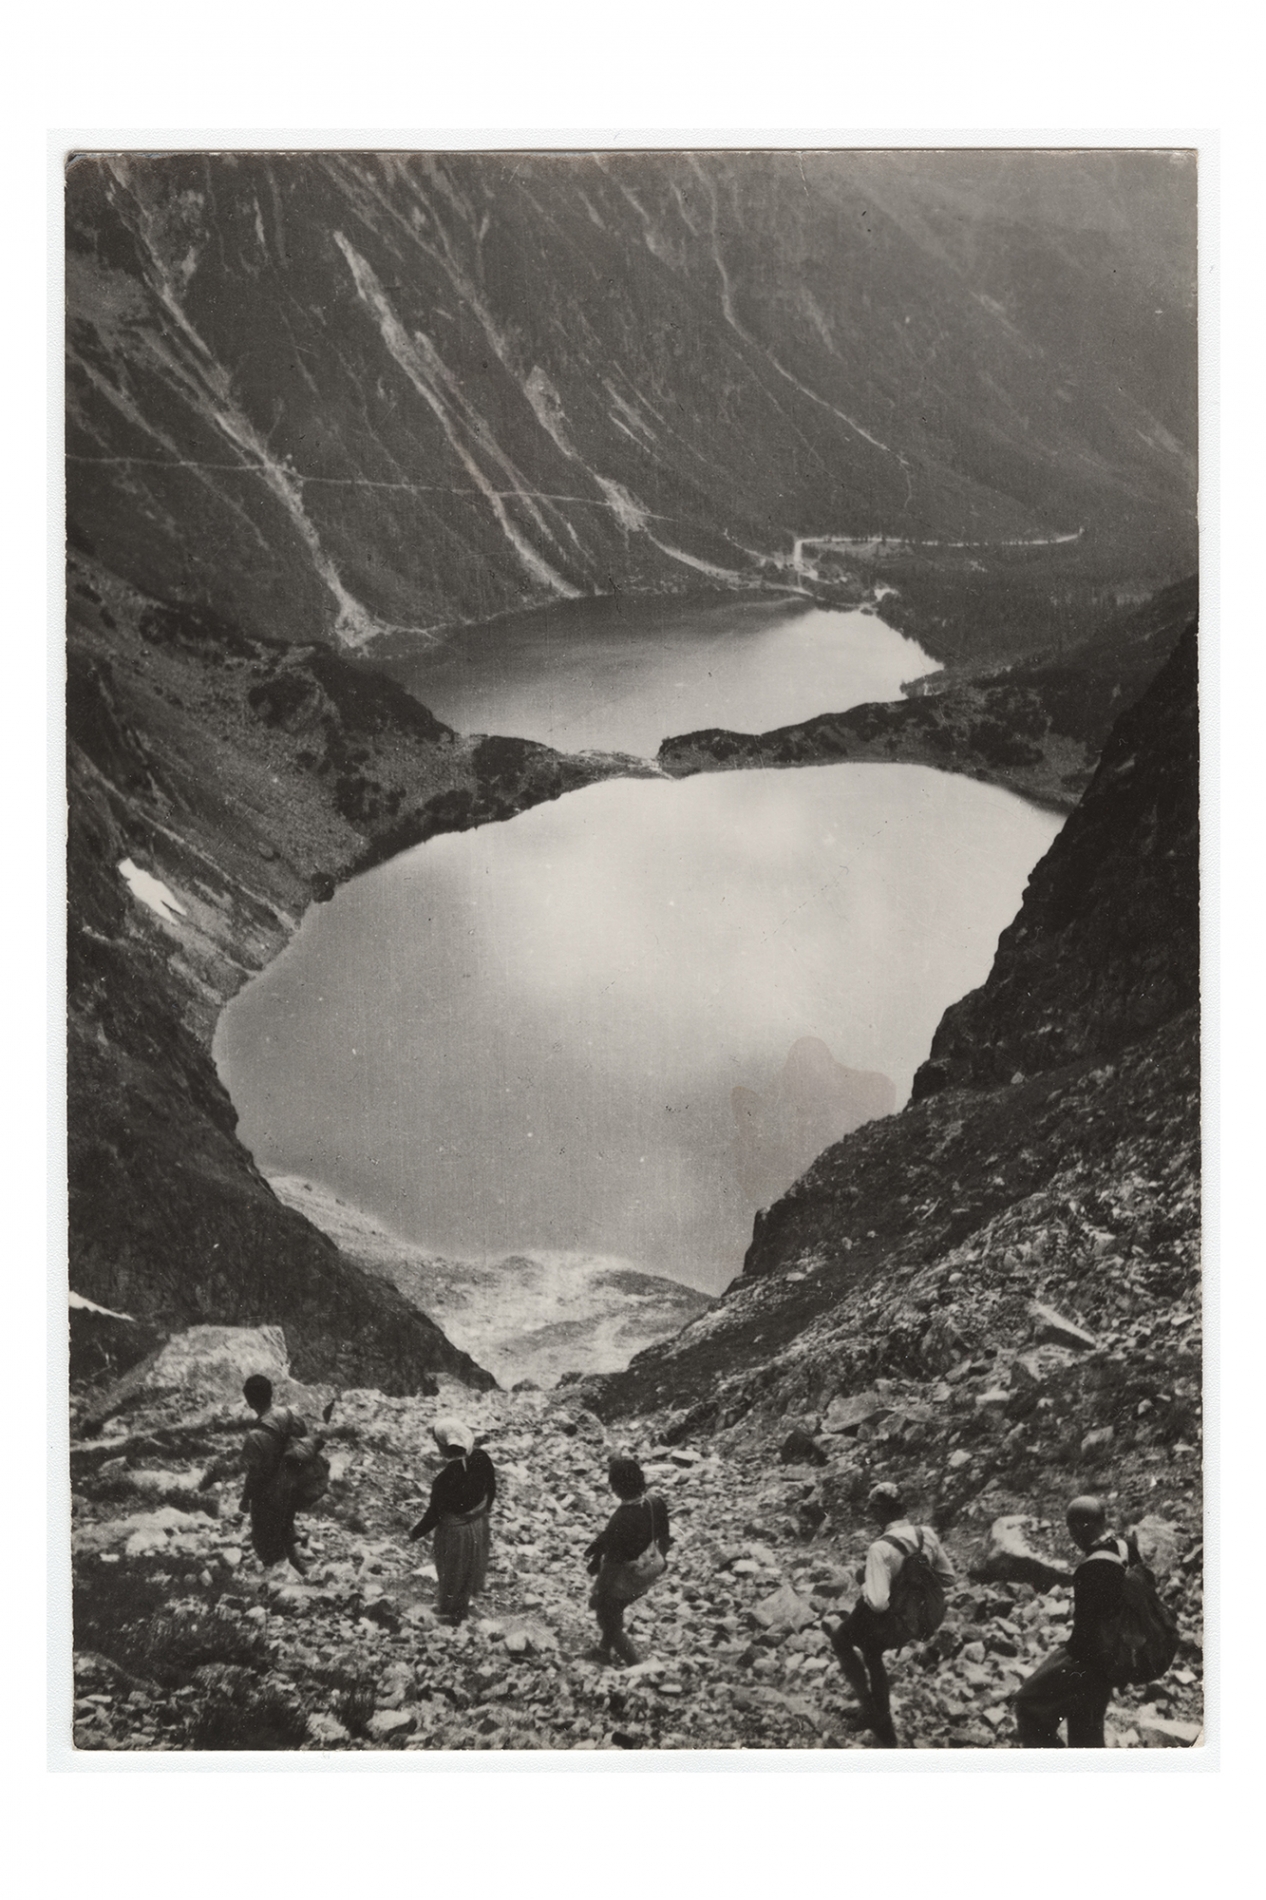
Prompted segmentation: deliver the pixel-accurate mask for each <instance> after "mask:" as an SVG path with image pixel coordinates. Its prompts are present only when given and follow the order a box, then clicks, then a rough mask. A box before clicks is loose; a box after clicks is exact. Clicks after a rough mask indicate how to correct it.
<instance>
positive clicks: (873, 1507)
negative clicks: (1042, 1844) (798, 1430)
mask: <svg viewBox="0 0 1266 1900" xmlns="http://www.w3.org/2000/svg"><path fill="white" fill-rule="evenodd" d="M866 1504H867V1508H868V1509H869V1511H870V1513H871V1516H872V1517H873V1518H874V1519H875V1521H876V1523H877V1524H878V1525H879V1527H880V1531H881V1533H882V1534H881V1535H880V1536H879V1537H877V1538H876V1539H875V1540H874V1542H873V1543H872V1544H871V1546H870V1549H869V1550H868V1551H867V1553H866V1563H865V1567H864V1569H863V1571H862V1572H861V1579H862V1594H861V1596H860V1597H859V1598H858V1599H857V1602H856V1603H855V1604H854V1606H853V1609H852V1611H851V1612H850V1614H849V1615H848V1616H847V1617H846V1618H845V1620H844V1622H843V1623H841V1624H840V1625H839V1626H838V1628H836V1629H835V1630H834V1631H832V1632H831V1647H832V1649H833V1650H834V1651H835V1655H836V1659H837V1661H838V1662H839V1665H840V1668H841V1669H842V1670H843V1671H844V1674H845V1675H846V1676H847V1677H848V1680H849V1683H850V1685H851V1686H852V1689H853V1692H854V1694H855V1695H856V1697H857V1700H858V1703H859V1705H860V1707H861V1712H862V1717H863V1720H864V1721H865V1724H866V1726H867V1728H869V1729H870V1731H871V1733H872V1734H873V1735H874V1736H875V1738H876V1739H877V1741H878V1742H879V1745H880V1747H881V1748H897V1747H899V1746H900V1744H899V1743H898V1741H897V1732H896V1729H895V1728H894V1727H893V1721H892V1709H891V1705H890V1702H889V1692H888V1672H887V1670H886V1668H885V1667H884V1652H885V1650H889V1649H900V1648H901V1647H902V1645H903V1644H905V1643H912V1642H918V1641H920V1640H922V1639H923V1638H925V1637H928V1636H931V1635H932V1633H933V1631H934V1630H936V1629H939V1627H940V1625H941V1623H942V1621H943V1620H944V1617H945V1593H946V1591H947V1590H948V1589H949V1588H950V1586H951V1585H952V1583H953V1582H954V1569H953V1565H952V1564H951V1563H950V1561H949V1558H948V1557H947V1556H946V1555H945V1551H944V1549H943V1548H942V1545H941V1540H940V1538H939V1537H938V1536H937V1534H936V1532H935V1531H934V1530H933V1529H932V1528H931V1526H930V1525H927V1524H920V1525H915V1524H912V1523H911V1521H910V1519H909V1518H908V1517H907V1515H906V1509H905V1505H904V1503H903V1502H902V1498H901V1494H900V1492H899V1491H898V1489H897V1487H896V1485H893V1484H877V1485H875V1486H874V1487H873V1488H872V1490H871V1492H870V1495H869V1496H868V1497H867V1499H866Z"/></svg>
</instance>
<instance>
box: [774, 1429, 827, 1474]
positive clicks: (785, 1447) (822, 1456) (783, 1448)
mask: <svg viewBox="0 0 1266 1900" xmlns="http://www.w3.org/2000/svg"><path fill="white" fill-rule="evenodd" d="M778 1456H779V1458H780V1459H781V1460H782V1462H783V1464H785V1465H824V1464H825V1463H826V1453H825V1452H824V1451H823V1449H822V1447H821V1445H819V1443H818V1442H817V1440H816V1438H813V1437H811V1436H810V1434H809V1433H808V1432H807V1431H806V1430H805V1428H804V1426H803V1425H794V1426H793V1427H792V1429H791V1430H790V1431H789V1432H788V1433H787V1436H786V1437H785V1438H784V1439H783V1441H782V1444H781V1445H780V1446H779V1447H778Z"/></svg>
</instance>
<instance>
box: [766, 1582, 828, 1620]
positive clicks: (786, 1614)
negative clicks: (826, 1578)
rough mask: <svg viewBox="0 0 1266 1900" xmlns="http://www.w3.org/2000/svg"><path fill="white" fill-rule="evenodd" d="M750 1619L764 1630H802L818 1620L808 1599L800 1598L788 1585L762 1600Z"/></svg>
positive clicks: (785, 1584)
mask: <svg viewBox="0 0 1266 1900" xmlns="http://www.w3.org/2000/svg"><path fill="white" fill-rule="evenodd" d="M752 1617H753V1619H754V1621H755V1622H757V1623H759V1624H760V1626H761V1628H762V1629H766V1630H802V1629H806V1628H807V1627H808V1626H809V1625H810V1624H811V1623H816V1622H817V1620H818V1619H817V1613H816V1612H815V1611H814V1609H813V1608H812V1606H811V1605H810V1603H809V1600H808V1598H807V1597H802V1596H801V1595H800V1594H799V1592H798V1591H797V1590H795V1589H793V1588H792V1586H791V1584H789V1583H784V1584H783V1585H782V1587H781V1588H780V1589H778V1590H775V1591H774V1592H773V1594H772V1595H770V1596H767V1597H765V1598H763V1599H762V1601H761V1602H760V1603H758V1604H757V1605H756V1607H755V1609H754V1610H753V1611H752Z"/></svg>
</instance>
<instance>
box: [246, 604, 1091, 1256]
mask: <svg viewBox="0 0 1266 1900" xmlns="http://www.w3.org/2000/svg"><path fill="white" fill-rule="evenodd" d="M580 605H581V604H578V603H570V604H569V605H568V607H567V608H566V609H565V610H562V611H551V612H550V613H548V614H540V613H538V614H533V615H527V616H523V617H522V618H521V619H520V620H517V621H501V622H498V623H497V624H496V625H495V626H494V627H491V628H483V629H474V630H471V631H469V632H463V633H460V634H457V635H454V636H453V637H452V638H451V639H450V640H449V641H448V642H446V643H445V644H444V645H443V646H436V647H433V648H430V649H428V650H427V651H426V652H424V653H421V654H418V653H414V654H412V655H410V656H404V655H402V654H400V653H399V652H397V653H396V654H395V655H394V656H393V657H392V660H391V662H390V669H389V670H391V671H392V672H393V673H394V674H395V676H396V677H397V678H399V679H401V680H402V681H403V682H404V683H405V684H407V685H408V686H409V687H410V690H412V691H413V692H414V693H416V695H417V697H418V698H420V699H422V700H424V701H425V703H426V704H427V705H429V706H430V707H431V709H432V711H433V712H435V713H436V714H437V715H438V716H439V717H440V718H442V719H445V720H447V721H448V722H449V723H450V724H453V725H455V726H457V727H458V728H459V729H460V730H465V731H481V732H489V733H501V734H506V735H511V736H518V737H523V738H532V739H539V740H542V741H544V742H546V743H548V744H551V745H554V746H557V747H559V748H560V749H563V750H573V751H576V750H581V749H583V748H586V747H590V748H598V749H602V750H611V751H629V752H636V753H639V754H643V755H646V756H653V755H654V752H655V750H656V749H657V747H658V745H659V743H660V741H661V740H662V739H663V738H665V737H667V736H668V735H670V734H673V733H682V732H687V731H693V730H697V729H699V728H700V727H704V726H725V727H728V728H731V729H733V730H738V731H753V732H759V731H766V730H769V729H771V728H773V727H775V726H778V725H782V724H787V723H790V722H792V721H795V720H799V719H803V718H807V717H809V716H810V715H812V714H814V713H819V712H839V711H843V710H844V709H846V708H847V707H848V706H852V705H858V704H862V703H865V702H867V701H871V700H878V699H895V698H897V697H898V696H899V691H900V685H901V682H902V681H903V680H909V679H912V678H914V677H916V676H918V675H919V674H921V673H926V672H929V671H931V670H933V666H934V662H932V661H931V660H930V659H929V658H928V656H927V655H926V654H925V653H923V652H922V650H921V649H920V648H919V647H918V646H916V645H915V644H914V643H913V642H912V641H909V640H907V639H905V638H903V637H902V636H901V635H900V634H898V633H896V632H895V631H893V630H892V629H891V628H889V627H887V626H886V625H885V624H884V623H883V622H882V620H880V619H879V618H878V617H877V616H876V615H875V614H874V613H862V612H830V611H826V610H821V609H814V608H810V609H807V610H806V609H805V608H804V607H803V606H802V605H801V604H800V603H796V604H794V605H788V604H785V603H779V604H771V603H770V602H768V601H762V602H759V603H753V602H737V603H736V602H733V601H727V602H725V603H724V604H720V605H712V604H710V605H706V606H702V607H700V606H695V607H694V608H693V609H687V608H686V607H684V606H682V605H681V604H680V603H672V604H670V605H663V604H660V605H658V606H655V607H648V606H646V605H645V604H640V605H639V606H638V607H637V609H636V611H635V612H629V611H626V612H624V613H617V612H615V611H613V608H612V604H611V603H610V602H609V601H603V602H599V603H596V604H595V603H584V604H583V605H584V606H586V607H588V608H589V609H590V610H591V611H589V612H588V613H586V612H583V611H579V610H578V608H579V606H580ZM1061 822H1062V821H1061V820H1060V819H1059V818H1058V817H1057V816H1055V815H1053V814H1052V813H1050V812H1046V811H1041V810H1038V809H1036V808H1035V807H1033V806H1030V805H1028V804H1026V803H1025V802H1024V801H1023V800H1021V799H1019V798H1016V797H1014V796H1012V795H1011V794H1010V793H1007V792H1004V791H1001V790H999V789H997V788H995V787H992V786H985V785H981V784H978V783H976V782H975V781H973V780H970V779H967V778H964V777H960V776H956V775H954V774H951V773H946V772H936V771H932V770H930V769H927V768H925V767H921V766H906V765H871V764H867V765H829V766H813V767H803V768H800V769H788V770H781V771H777V770H767V771H743V772H730V771H723V772H716V773H709V774H703V775H700V776H697V777H694V778H690V779H685V780H680V781H669V780H643V779H637V780H611V781H607V782H604V783H601V784H597V785H592V786H589V787H586V788H585V789H583V790H581V791H578V792H572V793H569V794H567V795H566V796H565V797H563V798H560V799H558V800H557V801H556V802H554V803H552V804H546V805H540V806H536V807H534V808H533V809H532V810H530V811H526V812H523V813H521V814H520V815H519V816H517V817H516V818H514V819H512V820H510V821H509V822H507V823H502V824H494V825H487V826H484V827H481V828H480V829H478V830H475V831H470V832H463V833H460V834H454V835H446V836H442V837H438V838H434V839H432V840H431V841H430V842H429V843H427V844H424V845H419V846H417V847H415V848H414V849H412V850H409V851H406V852H403V853H402V854H401V855H400V856H399V857H397V858H395V859H393V860H392V861H391V862H390V863H388V864H385V865H382V866H380V867H379V868H377V869H375V870H373V871H371V872H369V873H367V874H365V875H364V876H362V877H359V878H357V879H355V880H353V881H352V882H351V883H350V884H348V885H345V886H343V887H342V888H341V889H340V890H339V891H338V892H337V893H336V895H335V897H334V899H333V901H332V902H330V903H328V904H320V905H314V906H313V907H312V908H311V909H310V911H309V912H308V914H307V917H306V918H305V920H304V922H303V925H302V927H301V928H300V930H299V932H298V933H297V935H296V937H295V938H294V940H293V941H292V943H291V944H290V945H289V946H288V948H287V949H286V950H285V951H284V952H283V954H282V955H281V956H280V957H279V958H278V959H277V960H276V961H275V962H274V963H273V964H272V965H271V966H270V967H269V968H268V969H267V970H266V971H264V972H263V974H262V975H261V976H259V977H257V978H256V979H255V980H254V981H253V982H251V983H250V984H248V985H247V987H246V988H245V989H244V990H243V991H242V992H241V994H240V995H239V996H237V997H236V998H235V999H234V1001H233V1002H232V1003H231V1004H230V1006H229V1007H228V1009H227V1010H226V1011H225V1012H224V1015H223V1016H222V1018H221V1021H220V1025H219V1028H218V1031H217V1036H216V1044H215V1055H216V1060H217V1063H218V1066H219V1069H220V1074H221V1076H222V1079H223V1080H224V1082H225V1085H226V1087H227V1088H228V1089H229V1092H230V1094H231V1096H232V1098H233V1101H234V1103H235V1105H236V1107H237V1109H238V1112H239V1115H240V1117H241V1121H240V1129H239V1132H240V1135H241V1137H242V1139H243V1140H244V1141H245V1143H246V1145H247V1147H248V1148H249V1149H250V1150H251V1152H252V1153H253V1154H254V1156H255V1158H256V1160H257V1162H258V1163H259V1165H260V1167H261V1168H262V1169H263V1170H264V1171H265V1172H266V1173H269V1174H292V1175H302V1176H305V1177H307V1178H308V1179H311V1180H314V1181H318V1182H320V1183H321V1184H323V1185H324V1186H326V1187H327V1188H329V1189H330V1190H332V1191H333V1192H334V1193H335V1194H337V1195H339V1196H340V1197H342V1198H343V1199H345V1200H346V1201H348V1202H350V1203H351V1204H352V1205H354V1206H356V1207H360V1208H363V1209H365V1210H366V1211H367V1212H369V1213H370V1214H372V1215H373V1216H374V1217H375V1218H376V1219H378V1220H379V1221H382V1222H384V1223H386V1224H387V1225H388V1226H390V1227H393V1228H394V1229H395V1230H396V1231H397V1232H399V1233H400V1234H402V1235H403V1236H405V1237H406V1238H408V1239H412V1240H414V1241H416V1242H417V1243H418V1244H419V1246H420V1247H422V1248H424V1249H426V1250H428V1251H432V1252H434V1253H438V1254H444V1255H448V1256H450V1257H458V1258H463V1259H479V1260H486V1259H495V1258H501V1257H504V1256H506V1255H509V1254H512V1253H533V1252H538V1251H543V1250H549V1251H552V1252H563V1253H567V1252H577V1253H584V1254H587V1255H598V1256H603V1257H608V1258H610V1259H612V1260H618V1261H623V1262H626V1263H628V1264H629V1265H631V1266H634V1267H636V1268H638V1269H640V1270H642V1271H644V1272H649V1273H657V1274H663V1275H665V1276H667V1277H669V1278H672V1279H677V1280H681V1281H684V1282H687V1283H688V1284H690V1285H692V1286H696V1287H698V1288H700V1289H702V1290H703V1291H705V1292H709V1293H715V1292H718V1291H720V1289H721V1288H722V1287H724V1286H725V1285H726V1284H727V1283H728V1282H729V1281H730V1280H731V1279H732V1278H733V1276H734V1275H735V1274H736V1273H737V1272H738V1270H739V1268H740V1267H741V1265H742V1260H743V1254H744V1251H745V1249H746V1246H747V1244H748V1241H749V1239H750V1237H751V1227H752V1217H753V1214H754V1212H755V1208H756V1206H757V1205H763V1204H768V1202H769V1201H770V1200H771V1199H773V1198H775V1197H776V1196H777V1195H778V1194H779V1193H781V1192H782V1191H783V1190H784V1189H785V1188H786V1187H788V1186H789V1185H790V1183H791V1181H792V1180H794V1179H795V1178H796V1176H797V1175H798V1174H799V1173H800V1172H801V1171H802V1170H803V1168H804V1167H805V1166H806V1165H807V1163H808V1161H809V1160H810V1159H811V1157H812V1155H813V1154H814V1153H816V1152H818V1151H819V1150H820V1149H821V1148H822V1147H824V1146H826V1145H827V1143H828V1142H830V1141H831V1140H834V1139H836V1138H838V1136H839V1135H840V1134H843V1133H844V1132H846V1131H847V1130H848V1129H849V1128H851V1127H852V1126H854V1125H855V1124H856V1123H857V1122H858V1121H860V1120H862V1119H864V1118H866V1116H867V1115H870V1114H874V1113H875V1112H877V1107H876V1105H878V1106H879V1107H880V1108H881V1109H882V1108H884V1107H888V1106H897V1105H899V1104H900V1103H901V1102H903V1101H904V1100H905V1099H906V1098H907V1096H908V1094H909V1089H910V1084H911V1080H912V1077H913V1074H914V1070H915V1069H916V1067H917V1066H918V1064H919V1063H920V1062H921V1061H922V1060H923V1059H924V1058H925V1057H926V1055H927V1053H928V1049H929V1045H930V1043H931V1039H932V1034H933V1032H934V1030H935V1028H936V1025H937V1023H938V1021H939V1020H940V1017H941V1015H942V1013H943V1011H944V1010H945V1008H946V1007H947V1006H948V1005H949V1004H950V1003H952V1002H954V1001H955V1000H957V998H958V997H960V996H962V995H964V994H965V993H966V992H967V991H968V990H970V989H973V988H975V987H976V986H977V985H978V984H980V983H981V982H983V981H984V978H985V976H986V975H987V973H988V971H989V967H990V964H991V962H992V960H993V954H994V950H995V947H996V944H997V939H998V935H999V932H1000V931H1001V930H1002V929H1003V928H1004V927H1005V926H1006V925H1007V924H1008V923H1009V922H1010V921H1011V919H1012V918H1013V917H1014V915H1015V912H1016V910H1017V908H1018V906H1019V903H1020V898H1021V896H1022V893H1023V890H1024V885H1025V882H1026V880H1027V878H1028V875H1029V872H1030V871H1031V870H1032V868H1033V866H1034V864H1035V863H1036V862H1037V860H1038V859H1039V858H1040V857H1041V856H1042V855H1043V853H1044V852H1045V851H1046V849H1047V847H1048V846H1049V845H1050V843H1051V841H1052V839H1053V838H1054V837H1055V835H1056V833H1057V832H1058V830H1059V827H1060V824H1061Z"/></svg>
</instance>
